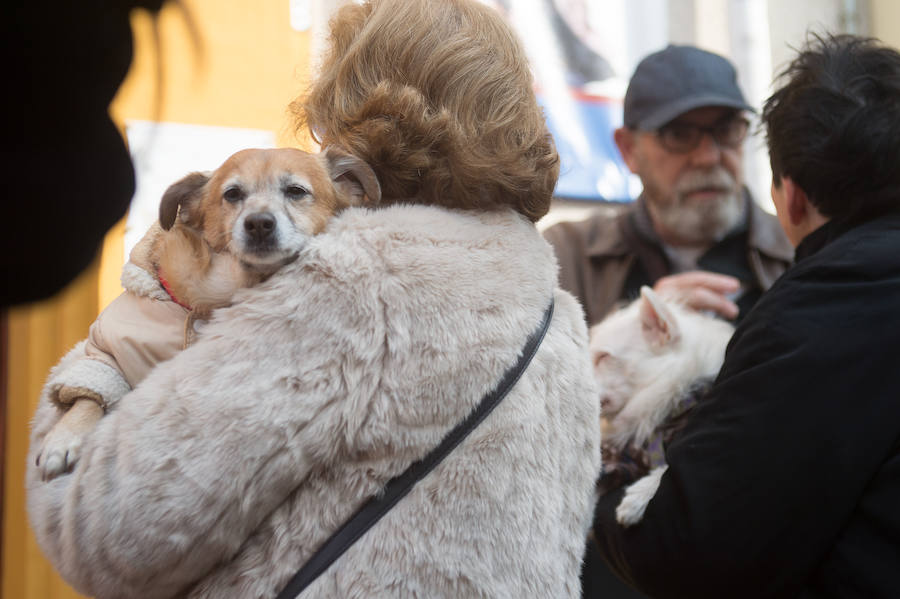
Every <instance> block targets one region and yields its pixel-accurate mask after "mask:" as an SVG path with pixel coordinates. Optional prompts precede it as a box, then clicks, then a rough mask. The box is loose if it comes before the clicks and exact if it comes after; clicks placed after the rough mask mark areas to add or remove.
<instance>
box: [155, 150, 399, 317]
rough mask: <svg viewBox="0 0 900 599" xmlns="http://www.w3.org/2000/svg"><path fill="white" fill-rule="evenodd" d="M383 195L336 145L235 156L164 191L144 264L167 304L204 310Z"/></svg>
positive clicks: (357, 161)
mask: <svg viewBox="0 0 900 599" xmlns="http://www.w3.org/2000/svg"><path fill="white" fill-rule="evenodd" d="M380 197H381V190H380V187H379V185H378V179H377V178H376V177H375V173H374V172H373V171H372V169H371V168H370V167H369V166H368V165H367V164H366V163H365V162H363V161H362V160H360V159H358V158H356V157H355V156H351V155H350V154H346V153H344V152H341V151H340V150H337V149H335V148H327V149H326V150H324V151H323V152H322V153H320V154H309V153H306V152H303V151H301V150H296V149H293V148H280V149H273V150H242V151H240V152H237V153H236V154H234V155H233V156H231V157H230V158H229V159H228V160H226V161H225V163H224V164H223V165H222V166H221V167H219V168H218V169H217V170H216V171H214V172H212V173H209V174H207V173H192V174H190V175H187V176H186V177H184V178H183V179H181V180H180V181H178V182H177V183H175V184H173V185H172V186H171V187H169V189H168V190H166V192H165V194H164V195H163V198H162V201H161V202H160V206H159V225H160V227H161V231H159V232H158V233H157V234H152V233H151V235H152V240H151V248H150V261H151V262H152V264H153V267H155V268H156V269H157V272H158V273H159V275H160V278H161V281H162V283H163V284H164V285H165V287H166V290H167V291H168V292H169V293H170V295H172V297H173V298H176V299H177V301H178V302H180V303H182V304H184V305H187V306H190V307H191V309H192V310H199V311H201V313H207V312H208V311H209V310H210V309H212V308H216V307H221V306H223V305H225V304H227V303H228V302H229V301H230V299H231V297H232V295H233V294H234V292H235V291H236V290H237V289H239V288H241V287H250V286H252V285H255V284H256V283H259V282H260V281H262V280H264V279H266V278H267V277H268V276H270V275H271V274H272V273H274V272H275V271H276V270H278V269H279V268H280V267H281V266H283V265H284V264H287V263H288V262H291V261H292V260H294V259H295V258H296V257H297V255H298V253H299V252H300V250H301V249H302V248H303V246H304V244H305V243H306V241H307V239H309V237H310V236H313V235H316V234H318V233H319V232H321V231H322V229H324V228H325V225H326V224H327V223H328V220H329V219H330V218H331V217H332V216H334V215H335V214H337V213H338V212H340V211H341V210H343V209H344V208H346V207H348V206H352V205H359V204H361V203H362V202H363V199H364V198H368V201H369V202H370V203H375V202H378V200H379V199H380Z"/></svg>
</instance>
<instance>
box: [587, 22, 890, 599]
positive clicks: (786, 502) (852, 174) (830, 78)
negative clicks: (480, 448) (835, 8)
mask: <svg viewBox="0 0 900 599" xmlns="http://www.w3.org/2000/svg"><path fill="white" fill-rule="evenodd" d="M782 77H783V78H784V84H783V86H782V87H781V88H780V89H778V90H777V91H776V92H775V93H774V94H773V95H772V96H771V97H770V98H769V99H768V100H767V101H766V104H765V108H764V111H763V115H762V119H763V122H764V125H765V128H766V131H767V138H768V144H769V152H770V157H771V163H772V172H773V185H772V197H773V200H774V202H775V207H776V209H777V212H778V215H779V218H780V220H781V222H782V224H783V226H784V228H785V231H786V232H787V235H788V237H789V238H790V239H791V241H792V242H793V243H794V244H796V263H795V265H794V266H793V267H791V268H790V269H789V270H788V271H787V272H786V273H785V274H784V275H783V276H782V277H781V278H780V279H779V280H778V281H776V283H775V284H774V285H773V286H772V288H771V289H770V290H769V291H767V292H766V293H765V294H764V295H763V297H762V298H761V299H760V300H759V302H758V303H757V304H756V307H755V308H754V309H753V311H752V312H751V314H750V315H749V316H748V317H747V318H746V319H745V320H744V321H743V322H742V323H741V324H740V325H739V326H738V329H737V331H736V333H735V335H734V338H733V339H732V341H731V344H730V346H729V348H728V351H727V355H726V358H725V363H724V365H723V367H722V370H721V372H720V374H719V377H718V379H717V380H716V382H715V384H714V386H713V388H712V390H711V391H710V393H709V396H708V397H707V398H705V400H703V401H701V402H700V403H699V404H698V405H697V407H696V408H695V409H694V412H693V413H692V416H691V418H690V420H689V421H688V424H687V427H686V429H684V431H683V433H682V434H681V435H680V436H679V437H678V438H677V439H676V440H675V441H673V442H672V443H671V445H670V446H669V447H668V448H667V451H666V460H667V462H668V464H669V469H668V471H667V472H666V474H665V475H664V476H663V477H662V481H661V484H660V486H659V489H658V491H657V493H656V495H655V497H654V498H653V499H652V500H651V501H650V504H649V506H648V508H647V511H646V513H645V515H644V519H643V521H642V522H640V523H639V524H637V525H635V526H634V527H631V528H628V529H625V528H623V527H621V526H619V525H618V524H617V523H616V521H615V515H614V508H615V506H616V504H617V503H618V501H619V499H621V492H616V493H611V494H609V495H607V496H606V497H604V498H602V499H601V500H600V501H599V503H598V505H597V510H596V514H595V524H594V532H595V535H596V537H597V539H598V542H599V543H600V545H601V551H602V552H603V553H604V555H605V558H606V560H607V561H608V563H609V564H610V565H611V567H613V569H615V570H616V571H617V572H618V573H619V574H620V575H621V576H622V577H623V578H624V579H626V580H628V581H629V582H630V583H631V584H632V585H634V586H635V587H637V588H639V589H641V590H643V591H644V592H646V593H647V594H649V595H650V596H652V597H673V598H684V597H691V598H703V597H715V598H716V599H721V598H722V597H728V598H741V597H752V598H753V599H761V598H766V597H803V598H812V597H865V598H882V597H883V598H888V597H900V576H898V573H897V568H898V566H900V354H898V350H897V348H898V347H900V318H897V309H898V306H900V168H898V165H900V53H898V52H897V51H896V50H894V49H891V48H888V47H885V46H883V45H882V44H881V43H879V42H877V41H875V40H869V39H861V38H857V37H852V36H836V37H831V36H830V37H827V38H824V39H823V38H818V37H817V38H814V39H812V40H811V41H810V42H809V43H808V44H807V46H806V47H805V48H804V49H803V50H802V51H801V52H800V53H799V55H798V56H797V57H796V58H795V59H794V61H793V62H792V63H791V64H790V65H789V67H788V68H787V69H786V71H785V73H784V74H783V76H782Z"/></svg>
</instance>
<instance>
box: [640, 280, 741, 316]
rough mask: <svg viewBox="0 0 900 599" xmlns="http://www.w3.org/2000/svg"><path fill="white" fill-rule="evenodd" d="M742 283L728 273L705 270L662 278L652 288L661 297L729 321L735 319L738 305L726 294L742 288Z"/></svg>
mask: <svg viewBox="0 0 900 599" xmlns="http://www.w3.org/2000/svg"><path fill="white" fill-rule="evenodd" d="M740 287H741V282H740V281H739V280H738V279H736V278H734V277H731V276H728V275H720V274H716V273H712V272H706V271H702V270H693V271H690V272H682V273H679V274H676V275H669V276H667V277H663V278H661V279H659V280H658V281H657V282H656V284H655V285H654V286H653V291H655V292H656V293H658V294H659V295H661V296H662V297H668V298H671V299H674V300H676V301H680V302H682V303H684V304H685V305H687V306H688V307H689V308H693V309H694V310H697V311H700V312H707V311H708V312H715V313H716V314H718V315H719V316H722V317H723V318H725V319H727V320H734V319H735V318H737V315H738V307H737V304H735V303H734V302H733V301H731V300H730V299H728V298H727V297H726V296H727V295H728V294H729V293H735V292H736V291H738V289H740Z"/></svg>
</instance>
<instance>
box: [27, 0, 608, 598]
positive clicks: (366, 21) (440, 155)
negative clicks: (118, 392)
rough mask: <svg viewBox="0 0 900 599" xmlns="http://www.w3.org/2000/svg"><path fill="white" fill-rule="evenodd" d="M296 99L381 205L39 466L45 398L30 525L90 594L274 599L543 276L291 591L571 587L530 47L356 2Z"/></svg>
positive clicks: (555, 315) (321, 594) (583, 444)
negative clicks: (444, 451) (461, 430)
mask: <svg viewBox="0 0 900 599" xmlns="http://www.w3.org/2000/svg"><path fill="white" fill-rule="evenodd" d="M295 108H296V109H297V112H296V114H297V117H298V121H297V122H298V127H299V126H302V127H304V131H306V130H308V131H310V132H312V131H314V132H316V133H317V134H318V135H319V136H320V140H321V142H322V144H323V145H324V146H326V147H327V146H337V147H342V148H344V149H345V150H346V151H349V152H351V153H353V154H354V155H356V156H358V157H360V158H362V159H363V160H365V161H366V162H368V163H369V164H370V165H371V166H372V168H373V169H374V170H375V173H376V174H377V176H378V180H379V182H380V183H381V189H382V202H381V203H380V204H379V205H378V206H373V207H371V208H360V209H348V210H346V211H344V212H341V213H340V214H338V215H337V216H336V217H335V218H334V219H333V220H331V222H330V223H329V225H328V227H327V229H326V230H325V231H324V232H322V233H321V234H319V235H317V236H315V237H313V238H310V239H309V240H307V243H306V246H305V247H304V248H303V250H302V252H301V254H300V256H299V257H298V258H297V260H296V261H295V262H293V263H291V264H288V265H286V266H285V267H283V268H282V269H281V270H279V271H278V273H276V274H275V275H273V276H272V277H271V278H270V279H268V280H267V281H265V282H264V283H262V284H261V285H259V286H256V287H254V288H253V289H248V290H246V292H242V293H241V294H240V296H239V297H237V298H235V302H234V305H232V306H231V307H229V308H224V309H222V310H220V311H217V314H216V316H215V317H214V318H213V320H212V321H211V322H210V323H209V324H208V325H206V326H205V327H204V328H203V330H202V331H200V332H199V333H198V335H197V340H196V342H194V343H193V344H192V345H191V347H189V348H188V349H187V350H185V351H184V352H182V353H180V354H178V355H177V356H176V357H175V358H173V359H172V360H169V361H167V362H164V363H162V364H160V365H159V366H158V367H157V368H155V369H154V370H153V371H152V372H151V373H150V374H149V375H148V377H147V378H146V379H144V381H143V382H142V383H141V384H140V385H138V386H137V387H136V388H135V389H134V390H133V391H132V392H131V393H129V394H126V395H125V396H124V397H122V399H121V400H119V402H118V403H117V404H116V406H115V409H111V410H109V411H108V412H107V413H106V414H105V415H104V416H103V418H102V419H101V420H100V422H99V423H98V425H97V427H96V429H95V430H94V431H92V433H91V435H90V436H89V437H88V438H87V440H86V441H85V443H84V445H83V446H82V455H81V459H80V461H79V462H78V463H77V464H76V465H75V466H74V468H73V471H72V472H71V473H70V474H66V475H63V476H59V477H57V478H55V479H53V480H50V481H44V480H41V477H40V472H39V470H38V468H37V467H36V465H35V463H34V460H35V458H36V455H37V452H38V451H39V450H40V446H41V442H42V439H43V438H44V435H46V433H47V431H48V429H49V428H50V427H51V426H52V425H53V423H54V422H56V421H57V420H58V419H59V417H60V414H61V410H60V409H59V408H58V407H57V406H55V405H54V404H53V403H51V402H50V401H49V398H48V397H47V396H46V395H45V396H44V398H43V399H42V402H41V405H40V407H39V408H38V411H37V414H36V416H35V419H34V427H33V430H32V446H31V453H30V460H29V464H30V465H29V467H28V473H27V485H28V508H29V516H30V522H31V525H32V527H33V528H34V530H35V533H36V536H37V538H38V542H39V543H40V546H41V548H42V549H43V550H44V551H45V552H46V554H47V556H48V558H49V559H50V560H51V562H52V563H53V565H54V566H55V567H56V568H57V569H58V570H59V571H60V573H61V574H62V575H63V577H64V578H65V579H66V580H67V581H69V582H70V583H71V584H72V586H74V587H75V588H76V589H77V590H79V591H80V592H82V593H84V594H85V595H90V596H91V597H96V598H97V599H106V598H115V599H124V598H128V597H134V598H141V599H147V598H154V597H187V598H191V599H199V598H209V599H213V598H214V599H232V598H233V599H246V598H272V597H275V596H276V595H277V594H278V593H279V591H280V589H282V588H283V587H284V585H285V583H286V582H287V581H288V580H289V579H290V578H291V577H292V575H294V573H295V572H297V571H298V569H299V568H300V567H301V566H302V565H303V564H304V563H307V561H308V560H309V559H310V557H311V556H312V555H313V552H314V551H315V550H316V549H317V548H318V547H320V546H321V545H322V544H323V543H324V542H325V541H326V539H328V538H329V537H330V536H331V534H332V533H333V532H335V531H336V530H337V529H338V527H339V526H341V524H342V523H343V522H344V521H345V520H347V519H348V518H349V517H350V515H351V514H353V513H354V512H355V511H356V510H357V509H358V508H359V507H360V506H361V505H363V503H364V502H365V501H367V500H368V499H369V498H371V497H373V496H376V495H380V494H381V492H382V490H383V489H384V487H385V485H386V483H387V481H389V480H390V479H391V478H392V477H395V476H397V475H398V474H400V473H401V472H404V471H405V470H406V469H407V467H409V466H410V465H411V464H413V463H415V462H418V461H419V460H421V459H422V458H423V457H425V456H426V455H427V454H428V453H429V452H430V451H431V450H432V449H434V448H435V447H436V446H438V444H439V443H440V442H441V440H442V439H443V438H444V437H445V435H447V434H448V433H449V431H451V430H452V429H453V428H454V427H455V426H456V425H457V424H459V423H460V422H461V421H463V420H464V419H465V418H466V417H467V416H468V415H469V414H471V413H472V412H473V409H474V408H475V406H477V405H479V402H480V400H481V398H482V396H485V395H486V394H488V393H489V392H490V391H491V390H492V389H495V388H497V386H498V385H499V383H500V381H501V379H502V377H503V375H504V373H505V372H506V371H507V370H508V369H509V368H510V367H512V366H513V365H515V364H516V363H517V361H518V359H519V356H520V355H521V354H524V353H525V352H524V351H523V349H524V347H525V342H526V340H527V339H528V338H529V337H530V336H531V334H532V332H534V331H537V330H540V326H541V323H542V322H543V321H544V319H545V315H546V314H548V312H547V310H548V307H549V306H550V304H551V301H553V302H554V304H555V306H554V308H553V312H552V318H551V319H550V320H549V327H548V328H547V330H546V335H545V336H544V338H543V341H542V342H541V344H540V346H539V347H538V348H537V350H536V353H535V354H534V358H533V359H532V361H531V363H530V364H529V365H528V367H527V369H525V371H524V372H523V373H522V375H521V378H519V379H518V380H517V382H516V383H515V384H514V385H513V387H512V388H511V390H510V392H509V394H508V395H507V396H506V397H505V398H504V399H503V400H502V401H501V402H500V403H499V405H497V407H496V408H495V409H494V410H493V411H492V412H491V413H490V414H489V415H488V416H487V417H486V418H485V419H484V420H483V421H482V422H481V423H480V424H479V425H478V426H477V427H476V428H475V429H474V430H473V431H472V432H471V434H470V435H469V436H468V437H466V438H465V439H464V440H462V442H461V443H460V444H459V445H458V446H457V447H456V448H455V449H454V450H453V451H452V452H450V454H449V455H447V456H446V458H445V459H444V460H443V461H442V462H441V463H440V464H439V465H438V466H437V468H435V469H434V470H432V471H431V472H430V473H429V474H428V475H427V476H425V478H423V479H422V480H421V481H420V482H419V483H418V484H417V485H415V486H414V487H413V488H412V489H411V491H410V492H409V494H408V495H406V496H405V497H403V498H402V499H400V501H399V502H398V503H397V504H396V505H395V506H394V507H393V509H391V510H390V511H388V512H387V514H386V515H385V516H384V518H383V519H381V520H380V521H378V522H377V523H375V525H374V526H373V527H372V528H371V529H370V530H368V532H366V533H365V534H364V535H363V536H362V537H360V538H359V539H358V540H357V541H356V542H355V543H354V544H353V545H352V546H351V547H349V549H348V550H347V551H346V552H345V553H344V554H343V555H341V556H340V558H339V559H338V560H337V561H335V562H334V563H333V564H332V565H331V567H330V568H329V569H328V570H327V571H325V572H324V573H323V574H322V575H321V576H320V577H319V578H318V579H317V580H315V582H314V583H313V584H312V586H311V587H310V588H309V589H308V590H307V591H306V592H304V593H303V596H304V597H316V598H333V599H353V598H366V599H368V598H381V597H427V598H429V599H432V598H435V599H440V598H447V599H456V598H458V597H554V598H557V597H568V598H572V599H575V598H577V597H578V596H579V594H580V586H579V582H578V575H579V569H580V564H581V558H582V555H583V552H584V538H585V536H586V535H587V531H588V528H589V526H590V521H591V516H592V513H593V502H594V495H593V493H594V491H593V489H594V481H595V479H596V477H597V476H598V475H599V470H600V447H599V443H600V415H599V405H597V401H596V399H595V398H596V387H595V384H594V381H593V377H592V376H591V367H590V359H589V356H588V351H587V330H586V327H585V324H584V315H583V313H582V311H581V308H580V307H579V305H578V303H577V302H576V301H575V299H574V298H573V297H572V296H571V295H569V294H568V293H566V292H564V291H561V290H559V289H558V288H557V279H556V261H555V259H554V257H553V251H552V248H551V247H550V245H549V244H548V243H547V242H546V241H545V240H544V239H543V238H542V237H541V235H540V233H539V232H538V230H537V228H536V227H535V224H534V223H535V221H537V220H538V219H540V218H541V217H542V216H543V215H544V214H545V213H546V212H547V210H548V209H549V207H550V197H551V194H552V192H553V188H554V185H555V183H556V179H557V174H558V171H559V159H558V156H557V153H556V149H555V148H554V146H553V141H552V139H551V137H550V134H549V132H548V130H547V126H546V123H545V121H544V118H543V114H542V112H541V109H540V107H539V105H538V103H537V98H536V97H535V95H534V91H533V81H532V76H531V71H530V69H529V66H528V61H527V60H526V57H525V53H524V51H523V48H522V45H521V44H520V42H519V40H518V39H517V38H516V36H515V34H514V33H513V32H512V30H511V29H510V27H509V25H507V24H506V23H505V22H504V21H503V19H502V18H501V17H500V15H498V14H497V13H496V12H495V11H493V9H491V8H489V7H487V6H485V5H483V4H482V3H480V2H478V1H477V0H446V1H442V2H434V1H433V0H371V1H369V2H364V3H362V4H357V3H355V2H351V3H347V4H346V5H345V6H343V7H342V8H341V9H340V10H339V11H338V12H337V14H336V15H335V17H334V18H333V19H332V21H331V35H330V38H329V48H328V51H327V53H326V55H325V56H324V57H323V60H322V64H321V65H320V69H319V73H318V76H317V79H316V80H315V81H314V82H313V83H312V86H311V90H310V92H309V94H308V95H306V96H305V97H303V98H301V99H299V100H298V102H297V103H296V105H295ZM64 359H65V358H64ZM476 413H477V412H476Z"/></svg>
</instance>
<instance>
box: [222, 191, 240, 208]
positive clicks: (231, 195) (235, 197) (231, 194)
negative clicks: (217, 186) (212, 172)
mask: <svg viewBox="0 0 900 599" xmlns="http://www.w3.org/2000/svg"><path fill="white" fill-rule="evenodd" d="M222 197H223V198H225V201H226V202H231V203H232V204H234V203H237V202H240V201H241V200H243V199H244V190H243V189H241V188H240V187H229V188H228V189H226V190H225V193H223V194H222Z"/></svg>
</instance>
